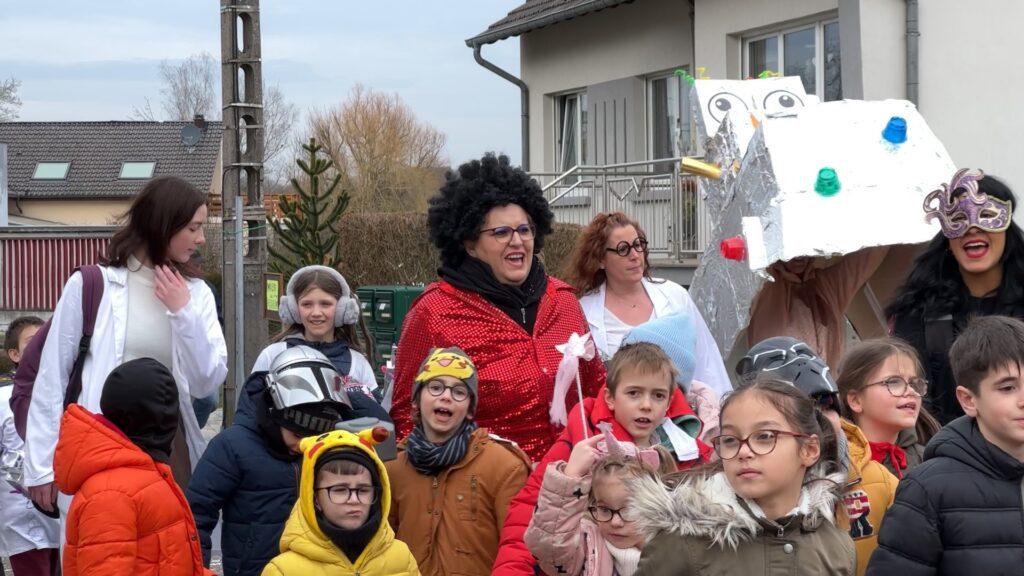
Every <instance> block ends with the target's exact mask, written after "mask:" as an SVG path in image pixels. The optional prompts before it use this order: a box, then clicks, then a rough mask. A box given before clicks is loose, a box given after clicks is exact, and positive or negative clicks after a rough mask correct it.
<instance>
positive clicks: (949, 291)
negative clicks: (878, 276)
mask: <svg viewBox="0 0 1024 576" xmlns="http://www.w3.org/2000/svg"><path fill="white" fill-rule="evenodd" d="M978 191H979V192H982V193H985V194H990V195H991V196H993V197H995V198H998V199H1000V200H1005V201H1010V202H1013V208H1014V209H1016V208H1017V202H1016V199H1015V198H1014V195H1013V192H1012V191H1011V190H1010V189H1009V187H1007V186H1006V184H1004V183H1003V182H1001V181H1000V180H998V179H997V178H994V177H992V176H985V177H984V178H982V179H981V180H979V181H978ZM1001 262H1002V264H1003V283H1002V286H1000V295H999V297H1000V299H1001V300H1003V301H1007V302H1020V301H1021V300H1022V299H1024V234H1022V233H1021V229H1020V227H1019V226H1017V223H1016V222H1012V221H1011V224H1010V227H1009V228H1008V229H1007V230H1006V248H1005V249H1004V251H1003V258H1002V260H1001ZM967 294H968V291H967V286H966V285H965V284H964V281H963V277H962V276H961V275H960V267H959V265H958V264H957V262H956V258H955V257H954V256H953V253H952V252H950V250H949V240H948V239H947V238H946V237H945V236H943V235H942V232H939V233H938V234H936V235H935V237H934V238H932V240H931V242H929V244H928V247H927V248H926V249H925V251H924V252H922V253H921V255H920V256H918V257H917V259H916V260H914V264H913V267H912V268H911V272H910V275H909V276H908V277H907V281H906V282H905V283H904V284H903V286H902V287H901V288H900V290H899V292H897V294H896V296H895V297H894V298H893V301H892V302H891V303H890V304H889V306H888V307H887V308H886V310H885V314H886V317H888V318H899V317H903V316H918V315H921V314H925V315H927V316H941V315H944V314H952V313H954V312H955V311H957V310H959V309H960V308H961V307H962V306H963V305H964V302H966V300H967Z"/></svg>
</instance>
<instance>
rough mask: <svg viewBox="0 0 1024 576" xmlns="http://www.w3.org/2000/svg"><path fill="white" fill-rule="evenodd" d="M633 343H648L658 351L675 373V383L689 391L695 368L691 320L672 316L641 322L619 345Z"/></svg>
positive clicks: (682, 315) (684, 390) (687, 315)
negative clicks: (662, 353)
mask: <svg viewBox="0 0 1024 576" xmlns="http://www.w3.org/2000/svg"><path fill="white" fill-rule="evenodd" d="M636 342H650V343H651V344H654V345H655V346H657V347H658V348H661V349H662V351H663V352H665V354H666V355H668V357H669V358H670V359H671V360H672V363H673V364H675V366H676V370H677V371H678V372H679V375H678V377H677V378H676V384H678V385H679V388H681V389H682V391H683V393H684V394H688V393H689V392H690V383H691V382H692V381H693V374H694V372H695V371H696V369H697V356H696V354H695V351H696V349H697V335H696V332H695V326H694V321H693V317H691V316H690V315H689V314H685V313H684V314H673V315H671V316H665V317H663V318H657V319H655V320H651V321H649V322H644V323H643V324H641V325H639V326H637V327H635V328H633V329H632V330H630V331H629V334H626V337H625V338H623V339H622V344H623V345H626V344H634V343H636Z"/></svg>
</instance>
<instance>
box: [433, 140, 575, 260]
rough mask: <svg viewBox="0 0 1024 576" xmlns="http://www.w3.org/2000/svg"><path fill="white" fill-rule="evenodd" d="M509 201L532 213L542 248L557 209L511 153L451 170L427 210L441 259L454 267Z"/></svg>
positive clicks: (537, 244) (537, 247)
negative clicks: (492, 213) (488, 220)
mask: <svg viewBox="0 0 1024 576" xmlns="http://www.w3.org/2000/svg"><path fill="white" fill-rule="evenodd" d="M509 204H516V205H518V206H519V207H520V208H522V209H523V210H524V211H525V212H526V214H527V216H529V218H530V223H531V224H533V226H534V229H535V236H534V241H533V251H534V253H538V252H540V250H541V248H543V247H544V237H545V236H547V235H548V234H550V233H551V229H552V228H551V226H552V223H553V221H554V219H555V215H554V214H552V213H551V208H549V207H548V201H547V199H545V198H544V192H543V191H542V190H541V189H540V185H539V184H537V181H536V180H534V179H532V178H530V176H528V175H527V174H526V172H524V171H523V170H522V169H521V168H518V167H514V166H512V164H511V163H510V162H509V159H508V156H505V155H501V156H495V155H494V153H493V152H488V153H487V154H484V157H483V158H481V159H479V160H470V161H469V162H466V163H465V164H463V165H461V166H459V171H458V173H455V172H452V171H451V170H449V171H448V173H447V174H445V183H444V185H443V186H441V189H440V190H439V191H438V193H437V194H436V195H435V196H434V197H432V198H431V199H430V209H429V210H428V211H427V225H428V226H429V228H430V241H431V242H433V243H434V246H437V249H438V250H439V251H440V252H441V264H442V265H443V266H447V267H451V268H457V267H458V266H459V265H460V264H462V261H463V260H465V258H466V248H465V246H464V244H463V242H465V241H466V240H476V239H477V238H479V237H480V226H481V225H482V224H483V221H484V218H486V216H487V213H488V212H490V210H491V208H495V207H500V206H508V205H509Z"/></svg>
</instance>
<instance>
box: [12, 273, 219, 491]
mask: <svg viewBox="0 0 1024 576" xmlns="http://www.w3.org/2000/svg"><path fill="white" fill-rule="evenodd" d="M101 270H102V271H103V277H104V279H105V283H104V288H103V298H102V299H101V300H100V307H99V312H98V314H97V318H96V329H95V331H94V332H93V337H92V345H91V347H90V348H89V354H88V356H87V357H86V359H85V366H84V369H83V371H82V394H81V396H79V398H78V404H81V405H82V406H83V407H85V408H86V409H87V410H89V411H91V412H94V413H97V414H99V413H101V410H100V396H101V395H102V393H103V383H104V382H105V381H106V379H107V376H108V375H110V372H111V371H113V370H114V368H116V367H117V366H119V365H120V364H121V363H122V358H123V357H124V344H125V337H126V335H127V333H128V321H129V318H128V286H127V282H128V270H127V269H126V268H123V267H117V268H114V267H106V266H103V267H101ZM186 282H187V284H188V290H189V293H190V295H191V298H190V299H189V302H188V304H186V305H185V307H184V308H182V309H181V310H179V311H178V312H176V313H174V314H172V313H170V312H168V313H167V315H168V316H169V317H170V321H171V358H172V362H171V364H172V365H171V374H172V375H173V376H174V380H175V381H176V382H177V383H178V406H179V408H180V409H181V419H182V422H183V423H184V426H185V439H186V440H187V442H188V455H189V460H190V461H191V463H192V466H193V468H194V467H195V465H196V464H197V463H198V462H199V459H200V457H202V455H203V451H204V450H205V449H206V441H205V440H204V439H203V435H202V433H201V431H200V428H199V423H198V422H197V421H196V416H195V413H194V412H193V411H192V397H196V398H204V397H206V396H209V395H210V394H213V393H214V392H215V391H216V390H217V388H218V387H219V386H220V385H221V384H222V383H223V382H224V378H225V377H226V376H227V372H228V369H227V346H226V344H225V342H224V333H223V332H222V331H221V328H220V324H219V323H218V321H217V309H216V306H215V305H214V300H213V292H211V291H210V288H209V286H207V285H206V283H205V282H204V281H203V280H200V279H196V278H193V279H188V280H186ZM131 321H132V322H145V319H144V318H132V319H131ZM81 335H82V275H81V274H80V273H75V274H72V275H71V278H69V279H68V281H67V284H66V285H65V286H64V292H63V293H62V294H61V297H60V301H59V302H58V303H57V309H56V310H54V313H53V320H52V323H51V325H50V332H49V334H48V335H47V338H46V344H45V345H44V346H43V352H42V355H41V357H40V360H39V374H38V375H37V376H36V382H35V386H34V388H33V390H32V403H31V404H30V406H29V410H28V426H27V429H26V436H27V438H26V439H25V484H26V485H27V486H39V485H41V484H46V483H47V482H52V481H53V453H54V449H55V448H56V446H57V434H58V431H59V428H60V419H61V415H62V414H63V413H64V390H65V388H66V387H67V384H68V379H69V377H70V374H71V367H72V365H73V363H74V360H75V355H76V353H77V351H78V340H79V338H81Z"/></svg>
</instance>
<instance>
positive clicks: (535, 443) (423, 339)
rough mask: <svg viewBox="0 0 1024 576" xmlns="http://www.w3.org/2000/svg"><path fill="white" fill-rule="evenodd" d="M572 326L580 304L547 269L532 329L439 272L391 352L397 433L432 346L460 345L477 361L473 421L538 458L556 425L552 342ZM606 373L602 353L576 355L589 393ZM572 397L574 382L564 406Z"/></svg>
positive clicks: (580, 327) (580, 329)
mask: <svg viewBox="0 0 1024 576" xmlns="http://www.w3.org/2000/svg"><path fill="white" fill-rule="evenodd" d="M573 332H576V333H577V334H585V333H586V332H587V320H586V318H585V317H584V316H583V310H582V309H581V308H580V305H579V302H578V301H577V300H576V295H575V293H574V292H573V290H572V288H571V287H569V285H568V284H566V283H564V282H562V281H560V280H558V279H555V278H552V277H550V276H549V277H548V282H547V289H546V290H545V292H544V296H543V297H541V299H540V304H539V308H538V310H537V321H536V322H535V323H534V328H533V335H530V334H527V333H526V331H525V330H523V328H522V327H521V326H520V325H519V324H517V323H516V322H515V321H513V320H512V319H511V318H509V317H508V315H506V314H505V313H504V312H502V311H501V310H499V309H498V308H497V307H496V306H494V305H493V304H491V303H490V302H489V301H487V300H486V299H485V298H484V297H483V296H481V295H479V294H477V293H475V292H470V291H468V290H462V289H460V288H456V287H455V286H452V285H451V284H449V283H448V282H445V281H443V280H441V281H438V282H435V283H433V284H431V285H430V286H427V289H426V290H425V291H424V292H423V294H421V295H420V296H419V298H417V299H416V301H415V302H413V305H412V309H411V310H409V314H408V316H406V318H405V324H404V325H403V326H402V335H401V338H400V339H399V342H398V350H397V352H396V363H397V366H396V368H395V383H394V386H395V391H394V396H393V401H392V405H391V417H392V418H393V419H394V421H395V428H396V430H397V434H398V437H399V438H400V439H401V438H404V437H406V436H408V435H409V432H410V431H411V430H412V418H411V411H412V383H413V380H414V379H415V378H416V373H417V371H418V370H419V366H420V364H421V363H422V362H423V359H424V358H426V357H427V354H428V353H429V351H430V349H431V348H444V347H448V346H458V347H459V348H462V350H463V351H465V352H466V354H468V355H469V357H470V358H472V359H473V362H474V363H475V364H476V366H477V371H478V378H479V394H478V397H479V400H478V402H477V409H476V417H475V418H476V421H477V423H478V424H479V425H480V426H483V427H485V428H488V429H489V430H490V431H491V432H493V433H495V434H497V435H499V436H501V437H503V438H507V439H509V440H512V441H513V442H515V443H516V444H518V445H519V447H520V448H521V449H522V450H523V451H524V452H526V453H527V454H528V455H529V456H530V458H531V459H533V460H534V461H536V460H539V459H540V458H541V456H543V455H544V453H545V452H547V450H548V448H549V447H551V445H552V444H553V443H554V441H555V439H556V438H558V434H559V433H560V432H561V430H562V428H561V427H560V426H555V425H553V424H551V418H550V416H549V415H548V411H549V409H550V408H551V397H552V395H553V393H554V386H555V373H556V372H557V371H558V363H559V362H560V361H561V359H562V354H561V353H560V352H558V350H556V349H555V346H556V345H558V344H564V343H565V342H567V341H568V340H569V336H570V335H571V334H572V333H573ZM604 377H605V372H604V365H603V364H602V363H601V361H600V359H598V358H594V359H593V360H590V361H581V362H580V380H581V382H582V384H583V396H584V397H585V398H586V397H592V396H594V395H595V394H596V393H597V391H598V390H599V389H600V388H601V387H602V386H603V385H604ZM576 403H577V400H576V389H575V386H573V387H572V388H571V392H570V393H569V394H568V396H567V398H566V406H568V407H570V408H571V407H572V406H575V405H576Z"/></svg>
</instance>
